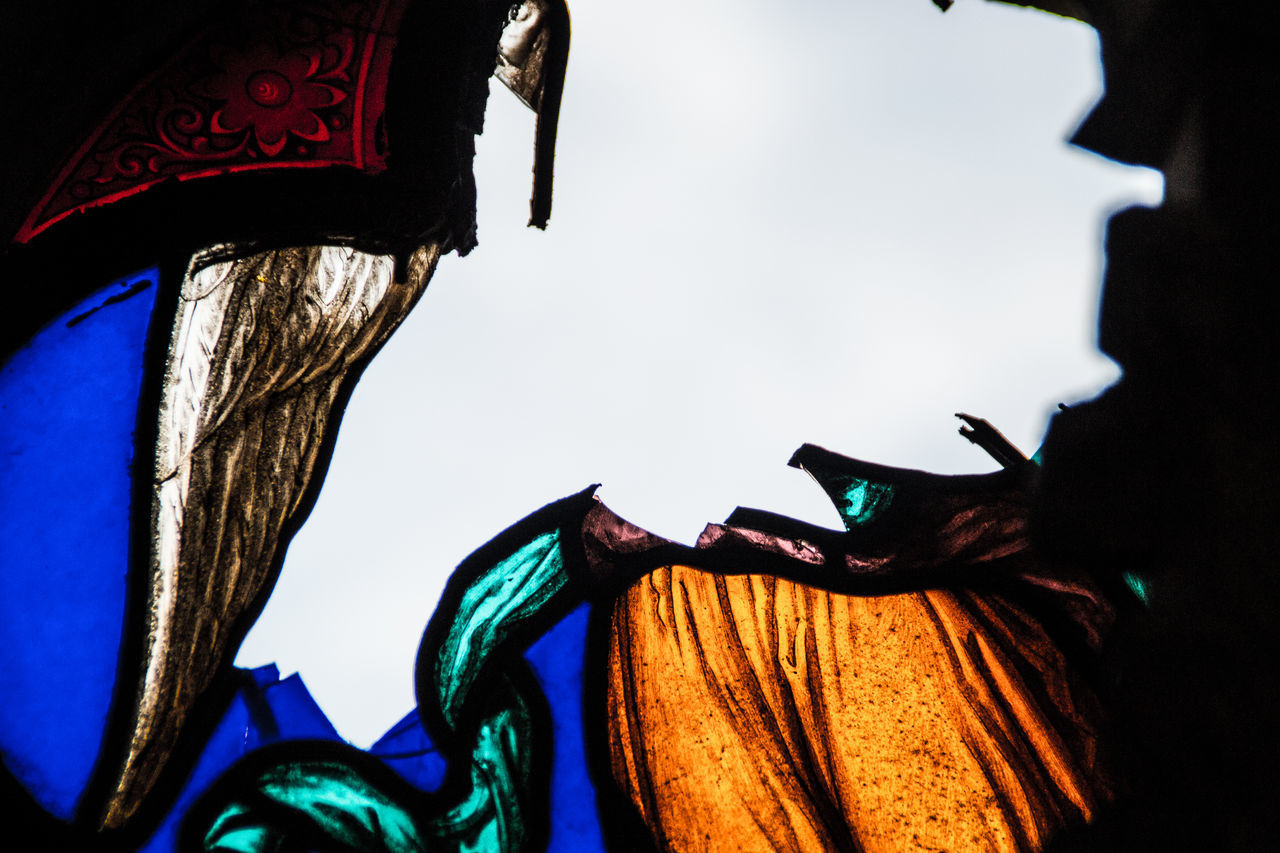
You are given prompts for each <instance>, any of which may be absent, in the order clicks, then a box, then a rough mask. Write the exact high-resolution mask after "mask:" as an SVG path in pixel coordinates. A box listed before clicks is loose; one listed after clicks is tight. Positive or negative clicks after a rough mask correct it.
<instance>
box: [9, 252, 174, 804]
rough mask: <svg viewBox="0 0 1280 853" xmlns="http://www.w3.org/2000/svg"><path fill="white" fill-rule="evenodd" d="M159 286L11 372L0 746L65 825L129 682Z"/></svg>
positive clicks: (67, 326)
mask: <svg viewBox="0 0 1280 853" xmlns="http://www.w3.org/2000/svg"><path fill="white" fill-rule="evenodd" d="M155 281H156V270H154V269H152V270H146V271H143V272H141V273H138V274H137V275H134V276H130V277H128V278H126V279H123V280H121V281H117V282H114V283H112V284H110V285H109V286H107V287H105V288H103V289H102V290H99V291H98V292H97V293H95V294H94V295H93V296H91V297H90V298H88V299H86V300H85V301H84V302H82V303H80V304H79V305H77V306H76V307H75V308H73V309H72V310H71V311H69V312H67V313H66V314H65V315H63V316H61V317H59V318H58V319H56V320H55V321H54V322H53V323H51V324H50V325H49V326H47V327H45V328H44V329H43V330H41V331H40V332H39V333H38V334H37V335H36V336H35V337H34V338H33V339H32V340H31V342H30V343H29V344H28V345H27V346H26V347H25V348H23V349H22V350H20V351H19V352H17V353H16V354H15V355H14V356H13V357H12V358H11V359H10V360H9V362H8V363H7V364H6V365H5V366H4V368H3V370H0V483H3V484H4V488H3V489H0V648H3V649H4V650H5V651H4V661H3V663H2V664H0V696H3V697H4V699H3V701H0V744H2V745H3V754H4V760H5V764H6V765H7V766H8V767H9V768H10V770H11V771H12V772H13V773H14V774H15V775H16V776H17V777H18V779H20V780H21V781H22V782H23V784H25V785H26V786H27V787H28V788H29V789H30V790H31V792H32V794H33V795H34V796H35V797H36V799H37V800H38V801H39V802H40V803H41V804H42V805H43V806H45V808H47V809H48V810H49V811H50V812H52V813H53V814H55V815H57V816H58V817H61V818H64V819H65V818H69V817H70V816H71V815H72V812H73V810H74V809H75V804H76V801H77V799H78V797H79V796H80V793H81V791H82V790H83V788H84V786H85V783H86V782H87V781H88V778H89V774H90V773H91V771H92V769H93V764H94V761H95V759H96V757H97V754H98V748H99V740H100V739H101V737H102V730H103V724H104V721H105V718H106V715H107V711H108V707H109V705H110V702H111V695H112V689H113V687H114V684H115V674H116V659H117V656H118V654H119V647H120V637H121V624H122V619H123V613H124V604H125V593H126V590H125V580H126V573H127V568H128V555H129V522H130V501H131V498H132V473H133V472H132V462H133V458H134V429H135V424H136V420H137V417H138V400H139V393H140V392H141V389H142V367H143V365H142V361H143V348H144V346H145V344H146V339H147V329H148V324H149V322H150V318H151V314H152V309H153V308H154V305H155V298H156V287H155V284H154V282H155Z"/></svg>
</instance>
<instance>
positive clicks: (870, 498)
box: [836, 479, 893, 528]
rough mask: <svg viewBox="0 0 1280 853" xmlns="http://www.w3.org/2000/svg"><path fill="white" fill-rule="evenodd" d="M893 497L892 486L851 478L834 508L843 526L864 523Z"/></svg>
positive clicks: (873, 516)
mask: <svg viewBox="0 0 1280 853" xmlns="http://www.w3.org/2000/svg"><path fill="white" fill-rule="evenodd" d="M892 499H893V486H891V485H889V484H888V483H873V482H871V481H870V480H859V479H855V480H853V481H852V482H851V483H850V484H849V486H848V487H847V488H846V489H845V490H844V495H843V499H842V500H838V501H836V509H838V510H839V511H840V517H841V518H842V519H843V520H844V524H845V527H850V528H851V527H854V526H856V525H859V524H866V523H867V522H868V521H870V520H871V519H873V518H875V516H876V514H877V513H878V512H880V511H881V510H883V509H884V508H885V507H886V506H888V505H889V501H890V500H892Z"/></svg>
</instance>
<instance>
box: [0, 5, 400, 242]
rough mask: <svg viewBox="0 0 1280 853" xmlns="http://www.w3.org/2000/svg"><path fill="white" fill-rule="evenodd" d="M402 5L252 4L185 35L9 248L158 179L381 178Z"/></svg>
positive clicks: (72, 164) (74, 160)
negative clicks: (227, 21) (309, 173)
mask: <svg viewBox="0 0 1280 853" xmlns="http://www.w3.org/2000/svg"><path fill="white" fill-rule="evenodd" d="M407 2H408V0H313V2H311V3H307V4H296V3H282V2H276V1H275V0H261V2H260V3H257V4H254V5H253V6H252V7H251V14H250V16H249V17H247V18H246V19H244V20H241V21H240V22H239V25H238V27H235V28H230V29H228V28H226V27H222V28H218V29H213V30H210V31H209V32H208V33H206V34H205V35H203V36H200V37H198V38H196V39H195V40H194V41H192V42H191V43H189V44H188V45H187V46H186V47H185V48H183V49H182V50H180V51H179V52H177V53H176V54H175V55H174V56H173V58H172V59H171V60H170V61H169V62H167V63H166V64H165V65H164V66H162V67H161V68H160V69H158V70H157V71H156V73H155V74H153V75H152V76H151V77H150V78H149V79H148V80H147V81H145V82H144V83H143V84H142V85H141V86H139V87H138V88H137V89H135V90H134V91H133V92H132V93H130V94H129V95H128V96H127V97H126V98H124V99H123V100H122V101H121V102H120V104H119V105H118V106H117V107H116V109H115V110H114V111H113V112H112V113H111V115H109V116H108V117H107V118H106V119H105V120H104V121H103V122H102V124H101V125H99V127H98V129H97V130H96V131H94V133H93V134H91V135H90V136H89V138H88V139H86V140H85V141H84V144H83V145H81V147H80V149H79V150H78V151H77V152H76V153H75V155H73V156H72V157H71V159H70V160H69V161H68V162H67V164H66V165H65V166H64V167H63V169H62V171H61V172H60V173H59V174H58V176H57V178H56V179H55V180H54V181H53V184H52V186H50V188H49V190H48V192H47V193H46V194H45V195H44V197H43V198H42V199H41V200H40V201H39V202H38V203H37V204H36V205H35V207H34V209H33V210H32V211H31V214H30V215H29V216H28V217H27V219H26V221H25V222H24V223H23V225H22V228H21V229H20V230H19V232H18V234H17V235H16V236H15V239H16V241H17V242H22V243H25V242H27V241H28V240H30V239H31V238H32V237H34V236H35V235H37V234H39V233H40V232H42V231H44V230H45V229H47V228H48V227H50V226H51V225H53V224H54V223H56V222H58V221H59V220H61V219H64V218H65V217H67V216H68V215H70V214H72V213H75V212H77V211H83V210H86V209H89V208H93V207H101V206H103V205H106V204H110V203H112V202H114V201H117V200H119V199H122V198H126V197H128V196H132V195H134V194H136V193H139V192H142V191H143V190H146V189H148V188H149V187H152V186H154V185H155V184H157V183H159V182H160V181H162V180H165V179H166V178H178V179H180V180H187V179H191V178H203V177H214V176H217V175H220V174H224V173H226V172H234V171H245V170H254V169H275V168H290V167H298V166H328V165H345V166H353V167H355V168H357V169H361V170H364V171H366V172H374V173H376V172H380V171H382V170H383V169H384V168H385V167H386V161H385V155H384V153H383V152H381V151H380V150H379V149H378V148H377V146H375V144H374V128H375V126H376V124H377V121H378V119H379V118H380V117H381V115H382V112H383V109H384V108H385V92H386V83H387V73H388V69H389V68H390V63H391V52H392V50H393V49H394V47H395V42H396V38H395V31H396V28H397V27H398V26H399V22H400V18H401V16H402V15H403V12H404V7H405V5H406V4H407ZM244 45H247V46H244Z"/></svg>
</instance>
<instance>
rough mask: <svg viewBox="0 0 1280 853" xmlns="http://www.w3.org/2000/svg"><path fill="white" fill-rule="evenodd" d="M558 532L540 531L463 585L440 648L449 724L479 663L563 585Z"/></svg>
mask: <svg viewBox="0 0 1280 853" xmlns="http://www.w3.org/2000/svg"><path fill="white" fill-rule="evenodd" d="M565 580H566V577H565V573H564V558H563V557H562V556H561V554H560V535H559V531H558V530H557V531H552V532H550V533H543V534H541V535H539V536H538V537H537V538H535V539H534V540H533V541H532V542H529V543H528V544H526V545H524V546H522V547H521V548H519V549H518V550H517V551H516V552H515V553H514V554H512V555H511V556H509V557H507V558H506V559H505V560H503V561H501V562H500V563H498V564H497V565H496V566H494V567H493V568H492V569H491V570H490V571H488V572H486V573H485V574H484V575H483V576H481V577H480V578H478V579H477V580H476V581H475V583H473V584H472V585H471V586H470V587H468V589H467V591H466V593H465V594H464V595H463V598H462V603H461V604H460V605H459V607H458V614H457V617H456V618H455V620H454V623H453V626H452V628H451V629H450V631H449V636H448V638H447V639H446V640H445V643H444V646H443V648H441V650H440V657H439V659H438V663H437V675H438V678H439V684H440V709H441V711H442V712H443V713H444V717H445V720H446V721H447V722H448V723H449V724H450V725H457V723H458V720H457V713H458V710H459V709H460V708H461V706H462V703H463V701H464V700H465V699H466V695H467V691H468V690H469V689H470V688H471V686H472V685H473V684H474V683H475V680H476V678H477V677H478V676H479V674H480V668H481V666H482V665H483V664H484V663H485V662H486V661H487V660H488V659H489V656H490V655H491V654H492V653H493V652H494V650H495V649H496V648H497V647H498V645H499V644H500V643H501V642H502V641H503V639H505V638H506V636H507V635H508V634H509V633H510V631H511V629H512V627H513V626H514V625H515V624H516V623H518V622H519V621H520V619H521V618H522V617H528V616H531V615H533V614H535V613H537V612H538V609H539V607H541V605H543V604H545V603H546V602H547V601H548V600H550V598H551V597H552V596H553V595H555V593H556V592H558V591H559V590H560V589H561V588H562V587H563V586H564V583H565Z"/></svg>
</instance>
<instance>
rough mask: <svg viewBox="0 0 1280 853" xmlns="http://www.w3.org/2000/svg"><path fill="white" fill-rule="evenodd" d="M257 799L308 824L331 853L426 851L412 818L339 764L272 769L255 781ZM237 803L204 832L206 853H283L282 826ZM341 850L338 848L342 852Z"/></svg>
mask: <svg viewBox="0 0 1280 853" xmlns="http://www.w3.org/2000/svg"><path fill="white" fill-rule="evenodd" d="M254 781H255V783H256V784H255V785H254V791H253V792H252V796H253V799H254V800H255V801H257V802H259V803H264V802H265V804H266V806H267V807H268V809H270V808H271V807H277V808H279V809H280V810H282V811H285V812H288V813H291V816H292V817H291V819H290V821H289V823H290V824H292V825H297V822H298V821H305V822H310V823H311V824H313V826H314V827H315V830H316V831H318V832H319V833H321V834H322V835H323V836H325V837H326V838H327V840H328V841H329V844H328V845H327V848H328V849H333V848H334V847H337V846H339V845H345V846H346V847H347V848H348V849H352V850H361V851H367V853H377V851H395V853H410V851H422V850H426V849H427V845H426V843H425V842H424V840H423V838H422V836H421V834H420V833H419V831H418V828H417V826H416V825H415V824H414V821H413V818H412V817H411V816H410V815H409V813H408V812H407V811H406V810H405V809H404V807H403V806H402V805H400V804H399V803H396V802H395V801H393V800H392V799H391V798H389V797H388V796H387V795H386V794H384V793H383V792H382V791H380V790H379V789H378V788H377V787H375V786H373V785H371V784H369V782H368V781H367V780H365V779H364V777H363V776H361V775H360V774H359V773H358V772H356V771H355V770H353V769H352V768H350V767H348V766H347V765H346V764H343V763H341V762H337V761H304V762H298V763H296V764H286V765H278V766H273V767H269V768H267V769H266V770H264V771H263V772H262V773H261V775H260V776H259V777H258V778H257V779H256V780H254ZM273 813H278V812H274V811H268V810H267V809H260V810H259V811H257V812H250V811H249V810H248V809H247V808H246V807H245V806H243V805H239V804H235V805H233V806H231V807H230V808H228V809H227V810H226V811H224V812H223V813H222V814H221V815H219V817H218V819H217V820H216V821H215V822H214V824H213V826H212V827H211V828H210V829H209V831H208V832H207V833H206V834H205V839H204V841H205V849H207V850H217V851H269V850H277V849H280V848H279V845H280V843H281V841H282V840H283V838H284V832H283V825H282V824H280V823H274V822H267V823H257V822H256V821H257V820H258V819H260V818H261V817H263V816H265V815H267V814H273ZM339 849H340V848H339Z"/></svg>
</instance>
